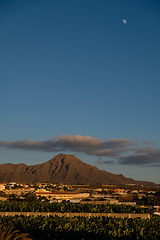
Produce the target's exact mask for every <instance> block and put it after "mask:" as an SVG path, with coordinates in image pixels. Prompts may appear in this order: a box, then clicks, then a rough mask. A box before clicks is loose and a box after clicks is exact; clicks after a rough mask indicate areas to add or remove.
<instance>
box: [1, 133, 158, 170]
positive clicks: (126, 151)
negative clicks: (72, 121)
mask: <svg viewBox="0 0 160 240" xmlns="http://www.w3.org/2000/svg"><path fill="white" fill-rule="evenodd" d="M146 142H147V144H149V143H151V144H152V143H153V142H150V141H146ZM145 144H146V143H144V145H145ZM0 147H3V148H6V149H22V150H32V151H43V152H65V151H71V152H81V153H85V154H87V155H94V156H97V157H105V158H108V159H106V160H104V161H102V160H100V161H97V163H106V164H108V163H113V162H114V161H118V163H119V164H131V165H146V164H147V165H148V164H153V163H156V164H158V163H160V151H159V150H157V149H156V148H153V147H151V146H139V143H138V141H136V140H130V139H123V138H122V139H109V140H102V139H98V138H93V137H90V136H81V135H75V136H73V135H61V136H55V137H54V138H53V139H50V138H47V139H46V140H45V141H31V140H20V141H13V142H9V141H0Z"/></svg>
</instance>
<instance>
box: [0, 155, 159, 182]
mask: <svg viewBox="0 0 160 240" xmlns="http://www.w3.org/2000/svg"><path fill="white" fill-rule="evenodd" d="M13 181H14V182H17V183H37V182H49V183H61V184H87V185H108V184H114V185H126V184H135V185H144V186H148V185H150V186H156V185H157V184H155V183H153V182H147V181H137V180H134V179H132V178H126V177H124V176H123V175H122V174H113V173H110V172H107V171H105V170H100V169H98V168H97V167H95V166H92V165H90V164H87V163H84V162H82V161H81V160H80V159H78V158H77V157H75V156H74V155H69V154H62V153H61V154H58V155H56V156H55V157H53V158H52V159H50V160H48V161H46V162H44V163H41V164H36V165H30V166H28V165H26V164H24V163H19V164H12V163H5V164H0V182H13Z"/></svg>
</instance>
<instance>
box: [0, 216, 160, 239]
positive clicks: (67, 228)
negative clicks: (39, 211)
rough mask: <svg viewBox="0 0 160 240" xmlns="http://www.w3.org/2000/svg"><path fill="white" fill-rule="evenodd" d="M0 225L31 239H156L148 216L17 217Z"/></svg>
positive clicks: (157, 224) (158, 234)
mask: <svg viewBox="0 0 160 240" xmlns="http://www.w3.org/2000/svg"><path fill="white" fill-rule="evenodd" d="M4 225H5V226H11V227H13V228H14V229H15V230H20V232H26V233H29V234H30V235H31V236H35V237H38V238H41V239H45V240H51V239H52V240H54V239H55V240H62V239H76V240H82V239H84V240H94V239H95V240H97V239H101V240H103V239H104V240H106V239H107V240H121V239H123V240H125V239H126V240H127V239H130V240H136V239H139V240H145V239H146V240H151V239H153V240H158V239H160V218H159V217H151V219H140V218H136V219H132V218H124V219H122V218H110V217H107V218H106V217H95V218H91V217H90V218H85V217H74V218H67V217H61V218H60V217H57V216H56V217H42V216H38V217H34V216H29V217H27V216H24V215H21V216H16V217H12V216H4V217H0V226H4ZM9 239H12V238H9ZM13 239H14V238H13ZM15 239H16V238H15ZM18 239H20V238H18ZM22 239H27V238H22Z"/></svg>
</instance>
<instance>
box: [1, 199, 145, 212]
mask: <svg viewBox="0 0 160 240" xmlns="http://www.w3.org/2000/svg"><path fill="white" fill-rule="evenodd" d="M0 212H82V213H84V212H86V213H145V212H146V210H144V209H142V208H141V207H139V206H126V205H117V204H109V203H108V204H88V203H87V204H77V203H49V202H40V201H18V202H16V201H9V202H0Z"/></svg>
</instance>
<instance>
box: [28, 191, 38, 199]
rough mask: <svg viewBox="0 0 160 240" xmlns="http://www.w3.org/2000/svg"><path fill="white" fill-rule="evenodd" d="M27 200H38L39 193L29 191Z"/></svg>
mask: <svg viewBox="0 0 160 240" xmlns="http://www.w3.org/2000/svg"><path fill="white" fill-rule="evenodd" d="M26 200H27V201H36V200H37V195H36V194H35V193H33V192H31V193H27V194H26Z"/></svg>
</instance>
